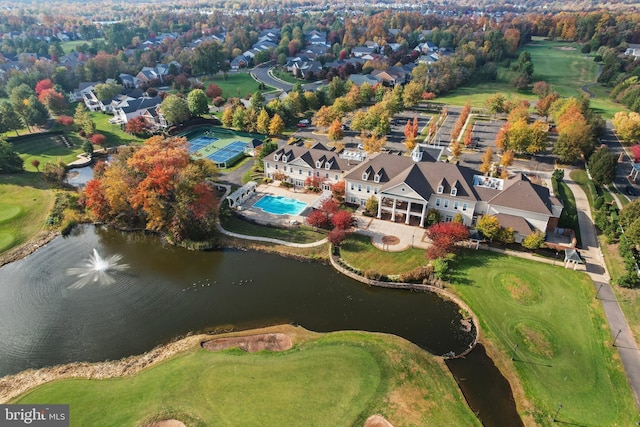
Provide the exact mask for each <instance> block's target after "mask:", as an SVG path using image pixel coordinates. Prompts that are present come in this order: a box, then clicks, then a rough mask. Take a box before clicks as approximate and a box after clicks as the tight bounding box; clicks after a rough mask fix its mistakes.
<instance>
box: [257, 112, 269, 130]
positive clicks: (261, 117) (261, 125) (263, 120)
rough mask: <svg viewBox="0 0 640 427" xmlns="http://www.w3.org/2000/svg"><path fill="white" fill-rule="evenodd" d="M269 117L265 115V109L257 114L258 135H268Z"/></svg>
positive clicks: (267, 114)
mask: <svg viewBox="0 0 640 427" xmlns="http://www.w3.org/2000/svg"><path fill="white" fill-rule="evenodd" d="M270 120H271V119H270V117H269V113H267V110H266V109H265V108H263V109H261V110H260V113H258V120H257V123H256V130H257V131H258V132H259V133H264V134H266V133H268V132H269V122H270Z"/></svg>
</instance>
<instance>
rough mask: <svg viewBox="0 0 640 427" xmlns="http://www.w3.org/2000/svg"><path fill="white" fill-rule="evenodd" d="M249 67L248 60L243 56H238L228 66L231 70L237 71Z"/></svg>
mask: <svg viewBox="0 0 640 427" xmlns="http://www.w3.org/2000/svg"><path fill="white" fill-rule="evenodd" d="M247 65H249V59H247V57H246V56H244V55H238V56H236V57H235V58H233V60H232V61H231V63H230V64H229V66H230V67H231V69H232V70H239V69H240V68H246V67H247Z"/></svg>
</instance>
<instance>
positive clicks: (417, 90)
mask: <svg viewBox="0 0 640 427" xmlns="http://www.w3.org/2000/svg"><path fill="white" fill-rule="evenodd" d="M422 92H423V85H421V84H420V83H418V82H417V81H415V80H412V81H410V82H409V83H408V84H407V85H405V87H404V91H403V93H402V101H403V103H404V106H405V107H406V108H412V107H415V106H416V105H418V103H419V102H420V100H421V99H422Z"/></svg>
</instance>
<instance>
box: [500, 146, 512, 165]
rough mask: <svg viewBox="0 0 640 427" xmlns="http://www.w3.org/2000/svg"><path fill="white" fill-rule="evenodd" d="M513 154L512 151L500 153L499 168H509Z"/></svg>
mask: <svg viewBox="0 0 640 427" xmlns="http://www.w3.org/2000/svg"><path fill="white" fill-rule="evenodd" d="M513 159H514V154H513V151H511V150H507V151H505V152H504V153H502V158H501V159H500V166H504V167H509V166H511V165H512V164H513Z"/></svg>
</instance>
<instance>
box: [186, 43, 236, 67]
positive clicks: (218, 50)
mask: <svg viewBox="0 0 640 427" xmlns="http://www.w3.org/2000/svg"><path fill="white" fill-rule="evenodd" d="M191 67H192V68H193V72H194V73H195V74H216V73H217V72H218V71H226V70H227V63H226V55H225V53H224V52H223V50H222V45H221V44H220V43H218V42H216V41H210V42H204V43H201V44H199V45H198V46H197V47H196V48H195V49H193V58H192V60H191Z"/></svg>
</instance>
